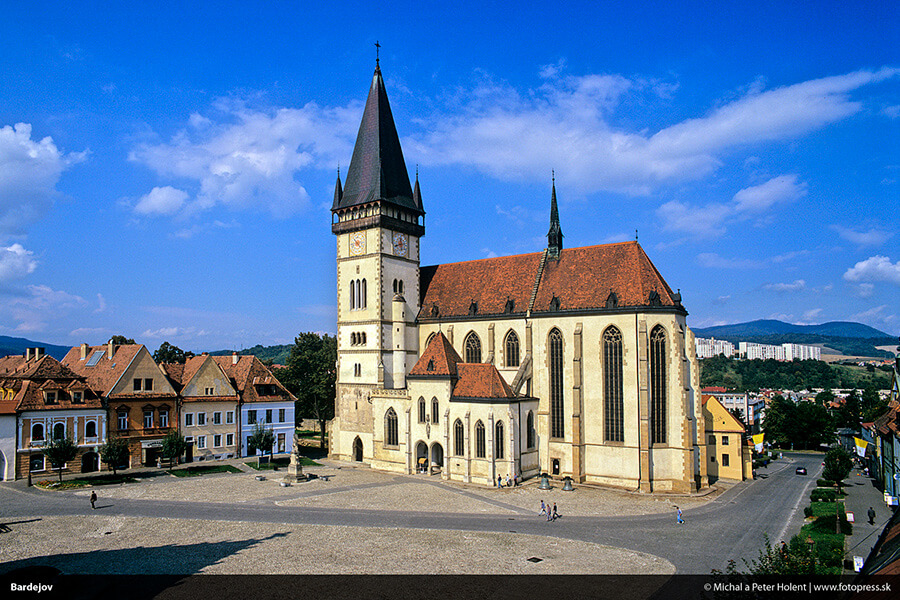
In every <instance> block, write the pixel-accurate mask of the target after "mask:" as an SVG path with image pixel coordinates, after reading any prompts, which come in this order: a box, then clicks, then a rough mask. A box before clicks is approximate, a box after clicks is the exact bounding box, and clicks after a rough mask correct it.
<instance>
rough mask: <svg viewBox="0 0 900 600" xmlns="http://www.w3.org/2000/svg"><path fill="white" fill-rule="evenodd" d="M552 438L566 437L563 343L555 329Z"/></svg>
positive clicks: (551, 338)
mask: <svg viewBox="0 0 900 600" xmlns="http://www.w3.org/2000/svg"><path fill="white" fill-rule="evenodd" d="M548 345H549V346H550V437H552V438H561V437H565V434H566V429H565V425H564V423H563V409H564V402H563V343H562V333H560V332H559V329H556V328H554V329H553V330H552V331H551V332H550V336H549V344H548Z"/></svg>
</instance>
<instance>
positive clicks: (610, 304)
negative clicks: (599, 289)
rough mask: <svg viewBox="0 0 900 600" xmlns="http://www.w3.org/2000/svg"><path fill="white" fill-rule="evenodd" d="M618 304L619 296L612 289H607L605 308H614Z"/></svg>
mask: <svg viewBox="0 0 900 600" xmlns="http://www.w3.org/2000/svg"><path fill="white" fill-rule="evenodd" d="M617 306H619V297H618V296H617V295H616V293H615V292H614V291H612V290H609V296H607V297H606V308H616V307H617Z"/></svg>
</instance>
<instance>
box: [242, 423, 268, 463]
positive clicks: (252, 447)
mask: <svg viewBox="0 0 900 600" xmlns="http://www.w3.org/2000/svg"><path fill="white" fill-rule="evenodd" d="M274 444H275V433H274V432H273V431H272V430H271V429H266V426H265V425H263V424H262V423H259V422H257V423H256V425H254V426H253V433H251V434H250V436H249V437H248V438H247V450H248V451H249V452H251V453H255V452H256V451H257V450H259V451H260V452H262V453H265V452H266V451H267V450H268V452H269V457H270V458H271V456H272V446H273V445H274Z"/></svg>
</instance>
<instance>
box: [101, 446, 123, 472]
mask: <svg viewBox="0 0 900 600" xmlns="http://www.w3.org/2000/svg"><path fill="white" fill-rule="evenodd" d="M100 460H102V461H103V462H105V463H106V464H107V465H109V466H110V467H112V470H113V475H115V474H116V467H118V466H119V465H121V464H125V463H126V461H128V443H127V442H126V441H125V440H123V439H122V438H110V440H109V441H107V442H106V443H105V444H103V445H102V446H100Z"/></svg>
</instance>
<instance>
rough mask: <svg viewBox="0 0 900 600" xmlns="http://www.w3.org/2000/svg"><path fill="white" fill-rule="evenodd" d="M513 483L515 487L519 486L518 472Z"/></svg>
mask: <svg viewBox="0 0 900 600" xmlns="http://www.w3.org/2000/svg"><path fill="white" fill-rule="evenodd" d="M513 485H514V486H515V487H519V474H518V473H516V474H515V475H514V476H513Z"/></svg>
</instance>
